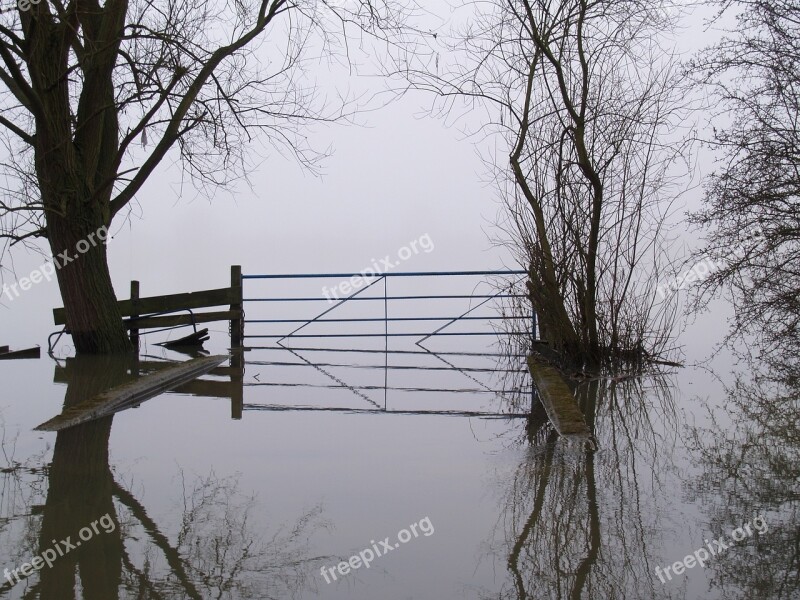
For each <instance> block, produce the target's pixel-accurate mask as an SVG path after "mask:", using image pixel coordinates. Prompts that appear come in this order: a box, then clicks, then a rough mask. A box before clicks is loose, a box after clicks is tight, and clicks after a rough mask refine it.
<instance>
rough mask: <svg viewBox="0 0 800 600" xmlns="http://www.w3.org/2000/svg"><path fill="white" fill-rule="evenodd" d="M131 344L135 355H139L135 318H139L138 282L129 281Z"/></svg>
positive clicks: (137, 329)
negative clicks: (131, 308)
mask: <svg viewBox="0 0 800 600" xmlns="http://www.w3.org/2000/svg"><path fill="white" fill-rule="evenodd" d="M131 306H132V307H133V310H132V312H131V315H130V317H131V334H130V335H131V343H132V344H133V349H134V350H135V351H136V354H139V328H138V327H137V326H136V318H137V317H139V282H138V281H131Z"/></svg>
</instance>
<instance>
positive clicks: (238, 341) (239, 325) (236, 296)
mask: <svg viewBox="0 0 800 600" xmlns="http://www.w3.org/2000/svg"><path fill="white" fill-rule="evenodd" d="M231 290H232V291H233V303H232V304H231V311H236V312H238V316H234V317H233V318H232V319H231V348H241V347H242V345H243V339H242V338H243V336H244V307H243V306H242V304H243V296H242V267H241V266H240V265H233V266H232V267H231Z"/></svg>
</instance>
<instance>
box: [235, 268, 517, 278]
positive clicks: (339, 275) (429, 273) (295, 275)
mask: <svg viewBox="0 0 800 600" xmlns="http://www.w3.org/2000/svg"><path fill="white" fill-rule="evenodd" d="M527 274H528V272H527V271H519V270H517V271H514V270H507V271H404V272H400V273H287V274H272V275H242V279H314V278H322V277H337V278H342V277H355V276H359V277H428V276H430V277H433V276H436V275H527Z"/></svg>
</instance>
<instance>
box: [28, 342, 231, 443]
mask: <svg viewBox="0 0 800 600" xmlns="http://www.w3.org/2000/svg"><path fill="white" fill-rule="evenodd" d="M226 360H228V357H227V356H224V355H217V356H204V357H202V358H195V359H192V360H188V361H186V362H184V363H179V364H176V365H173V366H170V367H167V368H166V369H161V370H159V371H158V372H156V373H153V374H151V375H147V376H145V377H141V378H139V379H136V380H134V381H129V382H128V383H124V384H122V385H119V386H117V387H114V388H112V389H110V390H107V391H105V392H102V393H100V394H97V395H96V396H94V397H92V398H90V399H88V400H86V401H85V402H81V403H80V404H77V405H75V406H71V407H70V408H67V409H65V410H64V411H63V412H62V413H61V414H60V415H58V416H56V417H53V418H52V419H50V420H49V421H46V422H44V423H42V424H41V425H39V426H38V427H36V430H37V431H61V430H62V429H66V428H67V427H73V426H75V425H78V424H80V423H86V422H88V421H92V420H94V419H98V418H100V417H105V416H107V415H110V414H112V413H114V412H116V411H118V410H121V409H122V408H124V407H126V406H128V405H130V404H138V403H140V402H144V401H145V400H149V399H150V398H153V397H154V396H158V395H159V394H163V393H164V392H166V391H167V390H169V389H171V388H174V387H176V386H179V385H182V384H185V383H188V382H190V381H192V380H194V379H196V378H198V377H200V376H201V375H204V374H206V373H208V372H209V371H211V370H212V369H214V368H216V367H218V366H219V365H221V364H222V363H223V362H225V361H226Z"/></svg>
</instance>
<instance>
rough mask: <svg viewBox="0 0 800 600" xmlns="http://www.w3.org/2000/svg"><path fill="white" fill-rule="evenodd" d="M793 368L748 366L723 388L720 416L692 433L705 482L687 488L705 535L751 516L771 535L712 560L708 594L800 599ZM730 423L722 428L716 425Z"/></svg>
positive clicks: (798, 403)
mask: <svg viewBox="0 0 800 600" xmlns="http://www.w3.org/2000/svg"><path fill="white" fill-rule="evenodd" d="M799 364H800V363H797V362H786V363H782V364H780V365H769V367H770V368H769V369H765V367H764V365H763V364H754V363H753V362H752V361H750V362H749V363H748V365H747V366H748V367H749V370H748V372H747V374H746V375H740V376H738V377H737V378H736V380H735V382H734V384H733V385H730V386H727V387H726V396H727V397H726V398H725V401H724V406H725V410H724V412H723V413H722V415H720V414H712V415H711V419H712V423H713V424H712V426H711V427H702V428H701V427H697V428H693V429H692V431H691V434H692V436H691V437H692V440H693V444H692V445H693V450H694V451H695V454H696V456H697V457H698V460H697V462H698V464H699V466H700V467H701V469H702V475H701V476H699V477H697V478H696V479H695V480H693V481H691V482H690V483H689V484H688V485H687V491H688V493H689V497H690V498H692V499H694V500H701V501H702V504H703V505H704V509H703V510H704V512H706V513H707V514H708V520H709V525H708V527H709V531H710V532H713V533H714V534H715V536H716V535H721V534H726V533H728V532H730V531H732V530H734V529H735V528H737V527H740V526H741V525H742V524H743V523H746V522H748V521H750V520H751V519H752V518H753V516H754V515H763V517H764V519H765V521H766V523H767V525H768V529H767V531H766V532H765V533H763V534H759V535H755V536H753V537H750V536H748V537H747V538H746V539H745V540H742V541H741V542H738V543H737V544H736V545H735V546H733V547H731V548H730V549H729V550H728V551H726V552H725V553H724V554H720V555H719V556H718V557H717V558H716V560H714V561H712V563H711V564H710V565H709V568H710V569H712V570H713V577H712V579H711V585H712V587H714V588H716V589H718V590H719V591H720V592H721V593H722V595H723V597H724V598H726V599H727V598H731V599H734V598H761V599H769V600H783V599H786V600H788V599H790V598H797V597H799V596H800V514H799V513H800V422H799V421H798V415H800V379H798V377H797V376H796V375H797V372H798V365H799ZM723 418H724V419H725V420H726V421H730V425H728V426H727V427H724V428H723V427H720V426H719V424H718V423H719V421H720V420H721V419H723Z"/></svg>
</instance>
